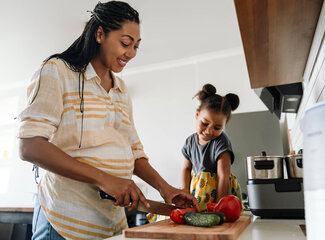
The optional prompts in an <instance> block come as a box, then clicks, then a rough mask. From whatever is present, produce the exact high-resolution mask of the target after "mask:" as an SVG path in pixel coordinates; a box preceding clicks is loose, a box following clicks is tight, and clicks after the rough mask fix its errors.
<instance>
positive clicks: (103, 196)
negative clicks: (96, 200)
mask: <svg viewBox="0 0 325 240" xmlns="http://www.w3.org/2000/svg"><path fill="white" fill-rule="evenodd" d="M99 196H100V198H101V199H109V200H112V201H114V202H116V199H115V198H114V197H112V196H111V195H109V194H107V193H106V192H104V191H102V190H100V191H99Z"/></svg>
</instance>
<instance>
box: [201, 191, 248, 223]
mask: <svg viewBox="0 0 325 240" xmlns="http://www.w3.org/2000/svg"><path fill="white" fill-rule="evenodd" d="M241 210H242V209H241V202H240V200H239V198H238V197H236V196H234V195H227V196H225V197H223V198H221V199H220V200H219V202H218V203H208V204H207V211H208V212H222V213H224V214H225V216H226V221H227V222H234V221H236V220H237V219H238V218H239V217H240V214H241Z"/></svg>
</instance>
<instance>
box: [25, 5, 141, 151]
mask: <svg viewBox="0 0 325 240" xmlns="http://www.w3.org/2000/svg"><path fill="white" fill-rule="evenodd" d="M89 12H90V13H91V18H90V20H89V21H88V22H87V23H86V26H85V28H84V30H83V32H82V34H81V35H80V37H78V38H77V39H76V40H75V41H74V42H73V43H72V45H71V46H70V47H68V49H66V50H65V51H63V52H61V53H56V54H53V55H51V56H49V57H48V58H47V59H45V60H44V64H43V66H42V68H41V70H40V79H39V83H38V87H37V92H36V95H35V97H34V98H33V99H32V100H31V102H30V104H32V103H33V101H34V100H35V98H36V96H37V93H38V91H39V89H40V84H41V75H42V70H43V67H44V66H45V63H46V62H47V61H49V60H50V59H51V58H60V59H62V60H63V62H64V63H65V64H66V65H67V66H68V67H69V68H70V69H71V70H72V71H74V72H78V73H79V83H78V84H79V85H78V86H79V98H80V112H81V114H82V118H81V136H80V143H79V148H80V147H81V142H82V135H83V120H84V82H85V76H84V74H85V71H86V68H87V65H88V64H89V62H90V61H91V60H92V59H93V58H94V57H95V56H96V54H97V53H98V51H99V48H100V44H99V43H97V41H96V39H95V33H96V31H97V30H98V28H99V27H100V26H101V27H102V28H103V30H104V33H105V35H106V36H107V34H108V33H109V32H111V31H116V30H119V29H121V28H122V25H123V23H125V22H127V21H130V22H135V23H138V24H139V23H140V20H139V13H138V12H137V11H136V10H135V9H133V8H132V7H131V6H130V5H129V4H128V3H125V2H121V1H109V2H106V3H101V2H98V4H97V5H96V6H95V8H94V10H93V11H89Z"/></svg>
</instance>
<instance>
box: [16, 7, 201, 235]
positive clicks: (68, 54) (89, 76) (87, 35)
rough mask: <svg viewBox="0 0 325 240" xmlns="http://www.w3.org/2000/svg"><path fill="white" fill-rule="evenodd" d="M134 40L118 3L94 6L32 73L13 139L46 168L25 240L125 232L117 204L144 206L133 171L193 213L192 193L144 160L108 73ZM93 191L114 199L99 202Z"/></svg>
mask: <svg viewBox="0 0 325 240" xmlns="http://www.w3.org/2000/svg"><path fill="white" fill-rule="evenodd" d="M140 41H141V38H140V29H139V16H138V12H137V11H135V10H134V9H133V8H132V7H130V6H129V5H128V4H127V3H124V2H118V1H111V2H107V3H98V4H97V5H96V7H95V9H94V11H93V12H92V15H91V19H90V20H89V21H88V23H87V24H86V26H85V29H84V31H83V33H82V34H81V36H80V37H79V38H78V39H77V40H76V41H75V42H74V43H73V44H72V45H71V46H70V47H69V48H68V49H67V50H65V51H64V52H62V53H59V54H54V55H52V56H50V57H49V58H48V59H47V60H46V61H45V62H44V64H43V65H42V66H41V68H40V70H39V71H37V72H36V73H35V75H34V77H33V79H32V83H31V85H30V87H29V88H28V95H29V104H28V106H27V107H26V109H25V110H24V111H23V112H22V113H21V114H20V119H21V126H20V129H19V136H18V137H19V138H20V155H21V158H22V159H24V160H26V161H29V162H31V163H33V164H35V165H37V166H40V167H42V168H44V169H46V170H47V171H46V173H45V174H44V176H43V177H42V179H41V181H40V183H39V185H38V197H37V199H36V204H35V211H34V219H33V239H44V238H46V237H50V238H51V239H64V238H65V239H103V238H107V237H110V236H113V235H115V234H119V233H120V232H121V231H122V230H123V229H125V228H126V227H127V222H126V217H125V213H124V209H123V208H122V207H126V206H128V207H129V210H133V209H135V208H136V207H137V205H138V202H139V201H141V202H143V203H144V204H145V205H147V206H148V202H147V200H146V198H145V196H144V195H143V194H142V192H141V190H140V189H139V188H138V187H137V186H136V184H135V183H134V182H133V181H132V180H131V176H132V174H133V173H134V174H135V175H137V176H138V177H140V178H141V179H143V180H144V181H146V182H147V183H149V184H150V185H151V186H153V187H154V188H156V189H157V190H158V191H159V192H160V194H161V196H162V197H163V198H164V200H165V201H166V202H167V203H175V204H177V205H183V206H185V207H188V206H194V207H196V208H197V210H198V204H197V201H196V199H195V198H194V197H193V196H191V195H190V194H188V193H185V192H184V191H181V190H178V189H176V188H174V187H172V186H170V185H169V184H168V183H167V182H166V181H165V180H164V179H162V177H161V176H160V175H159V174H158V173H157V172H156V171H155V170H154V169H153V168H152V167H151V165H150V164H149V163H148V158H147V156H146V155H145V153H144V151H143V147H142V144H141V142H140V140H139V138H138V135H137V132H136V130H135V127H134V124H133V118H132V107H131V101H130V98H129V95H128V93H127V89H126V86H125V84H124V82H123V81H122V80H121V79H120V78H118V77H116V76H114V74H113V72H116V73H117V72H121V71H122V70H123V68H124V67H125V65H126V64H127V63H128V61H130V60H131V59H132V58H134V57H135V56H136V53H137V49H138V47H139V44H140ZM99 190H102V191H104V192H106V193H108V194H110V195H111V196H113V197H114V198H115V199H116V202H112V201H111V200H101V199H100V197H99V196H98V191H99ZM130 199H132V202H131V201H130Z"/></svg>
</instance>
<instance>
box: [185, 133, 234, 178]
mask: <svg viewBox="0 0 325 240" xmlns="http://www.w3.org/2000/svg"><path fill="white" fill-rule="evenodd" d="M223 152H229V153H230V155H231V164H232V163H233V162H234V159H235V156H234V153H233V151H232V147H231V142H230V140H229V138H228V137H227V135H226V134H225V133H224V132H223V133H221V134H220V136H218V137H217V138H216V139H213V140H211V141H209V142H208V143H207V144H205V145H200V144H199V142H198V134H197V133H193V134H192V135H191V136H189V137H188V138H187V139H186V141H185V144H184V146H183V148H182V153H183V155H184V157H185V158H186V159H188V160H189V161H191V163H192V169H193V171H194V173H195V174H198V173H199V172H214V173H216V172H217V161H218V158H219V156H220V154H222V153H223Z"/></svg>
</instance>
